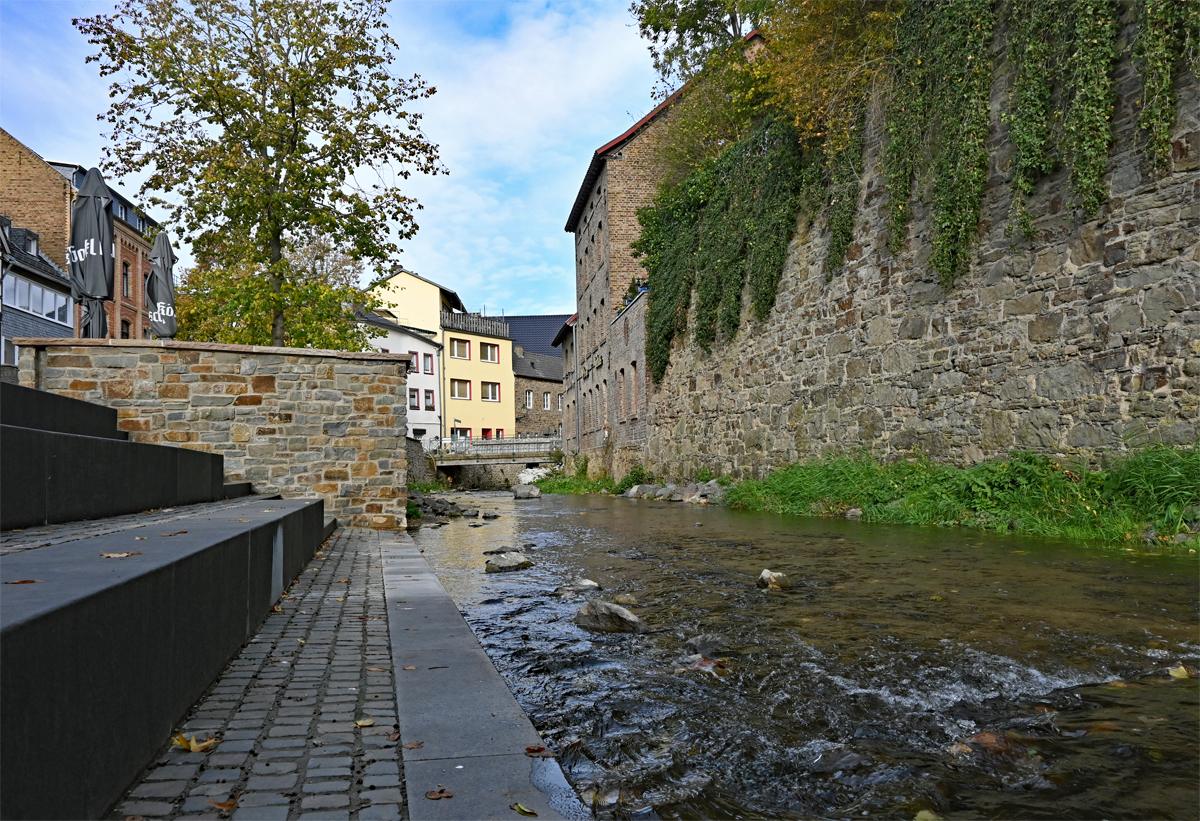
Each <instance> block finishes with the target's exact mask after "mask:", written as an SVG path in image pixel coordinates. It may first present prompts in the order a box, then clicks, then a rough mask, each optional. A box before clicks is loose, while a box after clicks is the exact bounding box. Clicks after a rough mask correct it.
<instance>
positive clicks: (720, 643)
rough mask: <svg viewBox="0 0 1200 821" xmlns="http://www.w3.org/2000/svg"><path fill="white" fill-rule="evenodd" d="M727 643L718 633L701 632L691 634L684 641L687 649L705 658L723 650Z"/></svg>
mask: <svg viewBox="0 0 1200 821" xmlns="http://www.w3.org/2000/svg"><path fill="white" fill-rule="evenodd" d="M728 643H729V640H728V639H726V638H725V637H724V636H722V635H721V634H720V633H701V634H700V635H699V636H692V637H691V638H690V639H688V640H687V641H685V642H684V644H685V645H687V648H688V649H689V650H691V651H692V652H693V653H698V654H700V655H701V656H703V657H705V658H711V657H713V656H715V655H716V654H717V653H719V652H721V651H722V650H724V649H725V647H726V645H727V644H728Z"/></svg>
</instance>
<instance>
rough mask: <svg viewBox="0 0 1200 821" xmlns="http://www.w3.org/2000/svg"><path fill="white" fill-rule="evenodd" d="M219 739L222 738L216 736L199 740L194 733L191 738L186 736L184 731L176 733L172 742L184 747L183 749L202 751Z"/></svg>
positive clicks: (195, 751) (193, 751) (191, 751)
mask: <svg viewBox="0 0 1200 821" xmlns="http://www.w3.org/2000/svg"><path fill="white" fill-rule="evenodd" d="M219 741H220V739H216V738H207V739H205V740H204V741H197V740H196V736H195V735H194V734H193V735H192V737H191V738H184V737H183V733H176V734H175V737H174V738H172V739H171V744H172V745H174V746H176V747H183V749H185V750H187V751H188V752H189V753H202V752H204V751H205V750H207V749H208V748H209V747H211V746H212V745H214V744H216V743H218V742H219Z"/></svg>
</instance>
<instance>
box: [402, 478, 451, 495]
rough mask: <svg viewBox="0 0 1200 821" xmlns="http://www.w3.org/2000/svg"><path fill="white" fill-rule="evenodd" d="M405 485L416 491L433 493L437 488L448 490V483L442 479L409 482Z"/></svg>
mask: <svg viewBox="0 0 1200 821" xmlns="http://www.w3.org/2000/svg"><path fill="white" fill-rule="evenodd" d="M406 487H407V488H408V489H409V490H415V491H416V492H417V493H433V492H434V491H437V490H449V489H450V483H449V482H447V481H444V480H443V481H440V482H409V483H408V484H407V485H406Z"/></svg>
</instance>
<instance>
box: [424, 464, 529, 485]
mask: <svg viewBox="0 0 1200 821" xmlns="http://www.w3.org/2000/svg"><path fill="white" fill-rule="evenodd" d="M524 469H525V465H520V464H518V465H460V466H454V467H444V468H439V469H438V474H439V476H441V477H442V478H443V479H449V480H450V485H451V487H453V488H454V489H455V490H506V489H508V488H510V487H512V486H513V485H515V484H517V474H519V473H520V472H521V471H523V470H524Z"/></svg>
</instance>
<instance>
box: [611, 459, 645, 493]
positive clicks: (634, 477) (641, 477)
mask: <svg viewBox="0 0 1200 821" xmlns="http://www.w3.org/2000/svg"><path fill="white" fill-rule="evenodd" d="M648 481H649V477H648V476H647V474H646V469H645V468H644V467H642V466H641V465H634V466H633V467H631V468H630V469H629V473H627V474H625V478H624V479H622V480H621V481H620V482H619V483H618V484H617V486H616V488H614V489H613V493H625V492H626V491H627V490H629V489H630V488H631V487H633V486H634V485H644V484H646V483H647V482H648Z"/></svg>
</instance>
